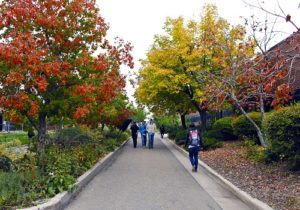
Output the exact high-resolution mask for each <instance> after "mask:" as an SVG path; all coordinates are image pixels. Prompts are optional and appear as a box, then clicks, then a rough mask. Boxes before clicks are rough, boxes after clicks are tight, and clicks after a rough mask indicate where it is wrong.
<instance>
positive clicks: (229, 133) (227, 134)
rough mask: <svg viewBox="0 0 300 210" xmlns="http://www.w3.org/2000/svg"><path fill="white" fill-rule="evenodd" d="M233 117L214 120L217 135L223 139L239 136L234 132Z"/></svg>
mask: <svg viewBox="0 0 300 210" xmlns="http://www.w3.org/2000/svg"><path fill="white" fill-rule="evenodd" d="M232 120H233V118H232V117H224V118H221V119H219V120H217V121H215V122H214V124H213V126H212V128H213V130H214V132H215V136H217V137H218V138H220V139H221V140H235V139H237V136H236V135H234V134H233V127H232Z"/></svg>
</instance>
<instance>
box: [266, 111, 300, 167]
mask: <svg viewBox="0 0 300 210" xmlns="http://www.w3.org/2000/svg"><path fill="white" fill-rule="evenodd" d="M263 130H264V132H265V133H266V137H267V142H268V145H269V147H268V151H267V157H266V161H267V162H270V161H278V160H284V159H286V160H290V161H291V166H292V168H293V169H295V170H296V169H297V168H298V169H299V167H298V166H299V165H300V161H299V155H300V105H296V106H291V107H284V108H281V109H279V110H277V111H273V112H272V113H271V114H269V115H268V116H267V117H266V118H265V120H264V122H263Z"/></svg>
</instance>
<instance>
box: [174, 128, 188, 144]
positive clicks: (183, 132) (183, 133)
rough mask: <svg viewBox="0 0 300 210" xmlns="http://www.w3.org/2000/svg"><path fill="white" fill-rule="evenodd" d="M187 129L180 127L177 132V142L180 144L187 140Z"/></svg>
mask: <svg viewBox="0 0 300 210" xmlns="http://www.w3.org/2000/svg"><path fill="white" fill-rule="evenodd" d="M186 132H187V131H186V130H184V129H178V130H176V134H175V142H176V144H178V145H184V144H185V141H186Z"/></svg>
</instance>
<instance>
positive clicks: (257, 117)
mask: <svg viewBox="0 0 300 210" xmlns="http://www.w3.org/2000/svg"><path fill="white" fill-rule="evenodd" d="M248 114H249V116H250V118H251V119H252V120H254V122H255V123H256V124H257V125H258V126H259V127H260V126H261V124H262V118H261V113H259V112H251V113H248ZM232 127H233V133H234V135H236V136H238V137H239V138H244V137H246V138H247V139H251V140H253V141H254V142H255V143H257V144H259V139H258V136H257V132H256V130H255V128H254V126H253V125H252V124H251V123H250V122H249V120H247V119H246V118H245V116H244V115H240V116H238V117H237V118H235V119H234V120H233V122H232Z"/></svg>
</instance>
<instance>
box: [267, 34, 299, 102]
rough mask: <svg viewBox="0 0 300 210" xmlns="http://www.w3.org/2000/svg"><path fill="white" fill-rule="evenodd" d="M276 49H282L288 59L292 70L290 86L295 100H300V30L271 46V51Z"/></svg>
mask: <svg viewBox="0 0 300 210" xmlns="http://www.w3.org/2000/svg"><path fill="white" fill-rule="evenodd" d="M276 50H280V51H281V52H282V54H283V55H284V57H285V59H286V61H287V65H288V68H289V69H290V70H291V75H290V81H291V83H290V86H291V87H292V90H293V96H294V99H295V100H297V101H300V31H298V32H295V33H293V34H292V35H290V36H289V37H288V38H286V39H285V40H283V41H281V42H279V43H278V44H276V45H274V46H273V47H271V48H270V49H269V52H275V51H276ZM287 79H288V78H287Z"/></svg>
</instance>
